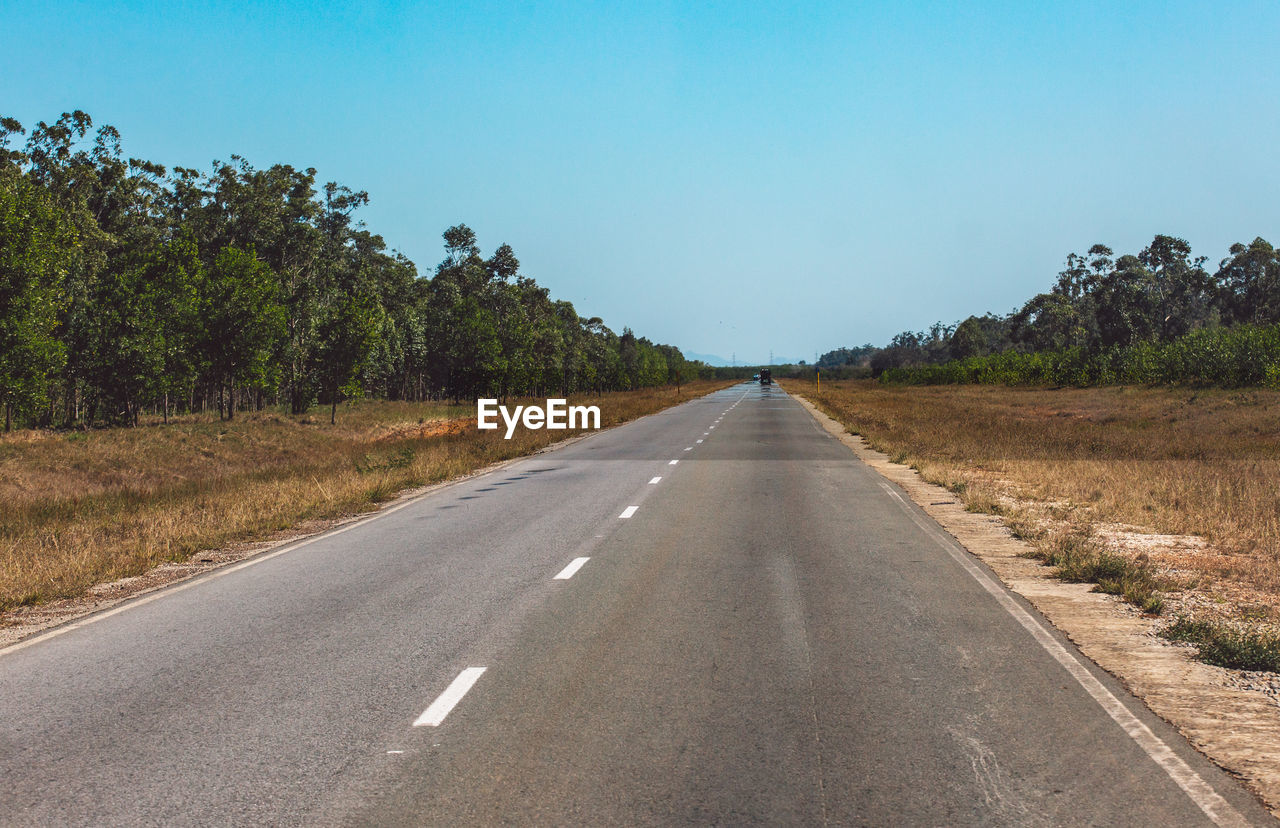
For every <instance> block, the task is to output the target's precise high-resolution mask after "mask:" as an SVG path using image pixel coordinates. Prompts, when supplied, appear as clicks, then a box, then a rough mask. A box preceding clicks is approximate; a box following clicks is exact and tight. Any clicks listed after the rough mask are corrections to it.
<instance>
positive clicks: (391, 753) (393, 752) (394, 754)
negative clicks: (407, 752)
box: [387, 750, 404, 756]
mask: <svg viewBox="0 0 1280 828" xmlns="http://www.w3.org/2000/svg"><path fill="white" fill-rule="evenodd" d="M401 753H404V751H403V750H389V751H387V755H388V756H398V755H400V754H401Z"/></svg>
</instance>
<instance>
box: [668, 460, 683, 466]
mask: <svg viewBox="0 0 1280 828" xmlns="http://www.w3.org/2000/svg"><path fill="white" fill-rule="evenodd" d="M679 462H680V461H679V460H672V461H671V462H670V463H668V464H667V465H668V466H674V465H675V464H676V463H679Z"/></svg>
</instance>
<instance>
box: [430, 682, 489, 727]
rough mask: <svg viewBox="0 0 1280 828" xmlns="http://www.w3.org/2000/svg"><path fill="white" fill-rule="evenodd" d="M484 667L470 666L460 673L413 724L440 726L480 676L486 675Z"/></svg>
mask: <svg viewBox="0 0 1280 828" xmlns="http://www.w3.org/2000/svg"><path fill="white" fill-rule="evenodd" d="M484 669H485V668H483V667H468V668H467V669H465V670H463V671H462V672H461V673H458V677H457V678H456V679H454V680H453V683H452V684H450V685H449V686H448V687H446V688H445V690H444V692H443V693H441V694H440V696H439V697H438V698H437V699H436V700H435V701H433V702H432V703H431V706H430V707H428V708H427V709H426V710H424V711H422V715H421V716H419V717H418V720H417V721H416V722H414V723H413V726H414V727H438V726H439V725H440V723H441V722H443V721H444V718H445V716H448V715H449V713H450V712H451V711H452V710H453V708H454V707H456V706H457V704H458V702H460V701H462V697H463V696H465V695H467V691H468V690H470V689H471V688H472V687H473V686H474V685H475V683H476V681H477V680H478V679H479V678H480V676H482V675H484Z"/></svg>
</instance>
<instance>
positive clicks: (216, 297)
mask: <svg viewBox="0 0 1280 828" xmlns="http://www.w3.org/2000/svg"><path fill="white" fill-rule="evenodd" d="M279 295H280V286H279V282H278V281H277V279H276V276H275V274H274V273H272V272H271V268H269V267H267V265H266V264H265V263H264V262H261V261H259V260H258V257H257V255H256V254H255V252H254V250H253V248H249V249H247V250H245V249H241V248H238V247H234V246H232V245H227V246H226V247H223V248H222V250H220V251H219V252H218V255H217V258H215V259H214V262H213V266H212V267H210V268H209V270H208V274H207V276H206V278H205V279H204V281H203V283H202V285H201V292H200V297H199V308H200V318H201V321H202V322H203V325H204V330H203V332H202V333H203V339H202V350H203V351H204V352H205V353H206V354H207V355H208V359H209V367H210V370H211V371H212V374H213V379H214V381H215V383H216V384H217V388H218V390H219V394H218V414H219V416H225V417H226V418H227V419H232V418H233V417H234V416H235V396H234V392H235V387H236V385H237V384H247V383H250V382H254V381H257V382H263V381H266V380H267V379H268V378H269V377H270V374H271V371H272V367H273V366H272V364H271V362H270V360H269V357H270V355H271V353H272V351H273V349H274V347H275V345H276V343H277V342H278V341H279V339H280V337H281V336H283V335H284V309H283V307H281V304H280V301H279ZM223 392H225V397H224V393H223ZM224 400H225V402H224Z"/></svg>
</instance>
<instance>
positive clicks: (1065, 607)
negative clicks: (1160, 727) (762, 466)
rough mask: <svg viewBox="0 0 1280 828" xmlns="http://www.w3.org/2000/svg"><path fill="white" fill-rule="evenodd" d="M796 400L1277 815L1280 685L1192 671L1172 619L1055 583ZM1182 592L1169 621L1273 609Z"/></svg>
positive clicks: (1166, 550) (1119, 544)
mask: <svg viewBox="0 0 1280 828" xmlns="http://www.w3.org/2000/svg"><path fill="white" fill-rule="evenodd" d="M797 399H799V400H800V402H801V403H802V404H803V405H804V406H805V408H806V409H808V410H809V412H810V413H811V414H812V415H813V416H814V418H815V419H817V420H818V422H819V423H821V424H822V425H823V427H824V428H826V430H827V431H829V432H830V433H831V434H833V435H835V436H836V437H838V438H839V439H840V440H841V441H842V442H843V443H845V445H847V446H849V448H850V449H852V450H853V452H854V454H856V455H857V456H858V457H859V459H861V460H862V461H863V462H865V463H866V464H867V465H869V466H871V467H872V468H873V469H875V470H876V471H877V472H879V473H880V474H881V475H883V476H884V477H885V478H887V479H888V480H891V481H892V482H894V483H896V484H897V485H898V486H899V487H900V488H902V489H903V490H904V491H905V492H906V493H907V494H908V495H909V496H910V497H911V499H912V500H913V501H915V502H916V503H917V504H918V505H919V506H920V507H921V508H922V509H924V511H925V512H926V513H927V514H928V515H929V516H930V517H932V518H933V519H934V520H936V521H937V522H938V523H939V524H940V525H941V526H942V527H943V528H944V529H945V530H946V531H947V532H949V533H950V534H951V535H952V536H953V537H955V538H956V540H958V541H959V542H960V543H961V545H963V546H964V547H965V548H966V549H968V550H969V552H970V553H972V554H973V555H974V556H975V557H977V558H979V559H980V560H982V561H983V562H984V563H986V564H987V565H988V566H989V567H990V568H991V569H992V570H993V571H994V572H995V573H996V575H998V576H999V577H1000V579H1001V580H1002V581H1003V582H1004V583H1005V584H1006V585H1007V586H1008V587H1009V588H1010V589H1012V590H1013V591H1014V592H1017V593H1019V594H1020V595H1022V596H1023V597H1025V598H1026V599H1027V600H1028V601H1029V602H1031V604H1032V605H1033V606H1034V607H1035V608H1036V609H1037V610H1039V611H1040V613H1041V614H1042V615H1043V616H1044V617H1045V618H1046V619H1048V620H1049V622H1050V623H1051V624H1053V625H1054V626H1055V627H1057V628H1058V629H1059V630H1061V631H1062V632H1063V633H1064V634H1065V635H1066V636H1067V637H1068V638H1069V639H1071V641H1072V642H1074V643H1075V644H1076V646H1078V647H1079V648H1080V651H1081V652H1082V653H1084V655H1085V656H1087V657H1088V658H1090V659H1092V660H1093V661H1094V662H1095V663H1096V664H1098V665H1099V666H1100V667H1102V669H1104V670H1106V671H1107V672H1109V673H1111V674H1112V675H1114V676H1115V677H1116V678H1117V679H1119V680H1120V682H1121V683H1122V684H1123V685H1124V686H1125V687H1126V688H1128V689H1129V691H1130V692H1132V693H1133V694H1134V695H1135V696H1136V697H1137V698H1139V699H1141V700H1142V701H1143V702H1144V703H1145V704H1146V705H1147V707H1149V708H1150V709H1151V710H1152V711H1153V712H1154V713H1155V714H1156V715H1158V716H1160V717H1161V718H1163V719H1164V720H1165V721H1167V722H1169V723H1170V724H1172V725H1173V726H1174V727H1175V728H1176V729H1177V730H1178V731H1179V732H1180V733H1182V734H1183V736H1185V737H1186V738H1187V739H1188V741H1190V743H1191V744H1192V745H1193V746H1194V747H1195V748H1196V749H1197V750H1199V751H1200V752H1201V753H1203V754H1204V755H1206V756H1207V757H1209V758H1210V759H1211V760H1213V761H1214V762H1216V763H1217V764H1218V765H1220V766H1221V767H1223V768H1225V769H1226V770H1227V771H1229V772H1231V773H1233V774H1235V775H1236V776H1237V777H1239V778H1240V779H1241V780H1243V781H1244V783H1245V784H1246V785H1247V786H1248V787H1249V788H1250V789H1251V790H1253V791H1254V792H1255V793H1256V794H1257V795H1258V796H1259V797H1260V798H1261V799H1262V801H1263V802H1264V803H1265V804H1266V805H1267V807H1268V808H1269V809H1270V810H1271V812H1272V813H1273V814H1275V815H1277V816H1280V704H1278V703H1277V700H1278V699H1280V676H1277V675H1275V674H1272V673H1252V672H1248V671H1243V670H1229V669H1225V668H1221V667H1214V666H1211V665H1208V664H1203V663H1201V662H1198V661H1195V660H1194V659H1193V658H1192V649H1191V648H1190V647H1189V646H1186V645H1182V644H1175V643H1172V642H1169V641H1167V640H1165V639H1163V638H1161V637H1159V635H1158V634H1157V633H1158V631H1159V629H1160V628H1161V627H1162V626H1163V625H1164V624H1165V623H1166V622H1165V621H1163V620H1160V619H1157V618H1154V617H1151V616H1148V615H1144V614H1142V612H1141V611H1139V610H1138V609H1137V608H1136V607H1133V606H1132V605H1130V604H1126V603H1124V602H1123V601H1122V600H1120V599H1119V598H1116V597H1113V596H1110V595H1105V594H1102V593H1097V592H1093V591H1092V587H1091V586H1090V585H1088V584H1072V583H1066V582H1063V581H1061V580H1058V579H1057V578H1055V577H1053V575H1052V571H1051V569H1050V568H1049V567H1047V566H1044V565H1043V564H1041V563H1039V562H1038V561H1035V560H1032V559H1031V555H1032V548H1031V546H1030V545H1029V544H1027V543H1026V542H1024V541H1021V540H1019V539H1017V538H1015V537H1014V536H1013V535H1012V534H1011V533H1010V531H1009V529H1008V527H1007V526H1005V524H1004V522H1003V521H1002V520H1001V519H1000V518H998V517H995V516H992V515H988V514H980V513H975V512H969V511H967V510H966V509H965V506H964V504H963V503H962V502H961V501H960V499H959V498H958V497H957V496H956V495H955V494H953V493H952V492H950V491H948V490H947V489H945V488H943V487H942V486H938V485H935V484H932V483H927V482H925V481H924V480H923V479H921V477H920V475H919V473H918V472H916V471H915V470H914V469H912V468H910V467H909V466H905V465H902V464H900V463H893V462H891V461H890V460H889V457H888V455H885V454H882V453H880V452H877V451H874V450H872V449H871V448H869V447H868V446H867V445H866V443H865V442H864V441H863V440H862V438H861V437H859V436H857V435H853V434H850V433H848V431H847V430H846V429H845V428H844V427H843V426H842V425H840V424H839V423H838V422H837V421H835V420H833V419H832V418H830V417H828V416H827V415H826V414H824V413H822V412H821V411H818V410H817V409H816V408H815V407H814V406H813V405H812V404H811V403H810V402H809V401H808V400H805V399H803V398H800V397H797ZM1001 505H1008V506H1010V507H1017V506H1021V507H1024V514H1025V507H1027V506H1028V504H1026V503H1024V502H1017V501H1011V502H1010V503H1009V504H1001ZM1038 506H1039V509H1038V511H1040V512H1051V511H1052V509H1045V508H1044V506H1045V504H1038ZM1098 535H1099V537H1100V539H1102V540H1104V541H1106V543H1107V545H1108V547H1109V548H1111V549H1114V550H1118V551H1126V552H1128V553H1129V554H1132V555H1134V556H1139V555H1145V556H1147V558H1148V559H1149V560H1151V561H1152V562H1154V563H1156V565H1157V567H1158V568H1159V569H1160V570H1162V571H1164V572H1166V573H1167V574H1169V575H1171V576H1174V577H1176V576H1178V575H1179V574H1184V575H1185V574H1186V573H1190V572H1192V568H1191V567H1188V566H1187V560H1188V558H1191V557H1195V556H1221V555H1222V554H1223V553H1220V552H1218V551H1216V550H1214V549H1211V548H1210V547H1209V546H1208V545H1207V544H1206V543H1205V542H1204V541H1203V540H1202V539H1200V538H1196V537H1191V536H1183V535H1157V534H1153V533H1150V532H1144V531H1143V530H1142V528H1141V527H1133V526H1120V525H1111V526H1104V527H1102V528H1101V529H1099V530H1098ZM1201 571H1203V570H1201ZM1187 586H1188V588H1187V589H1184V590H1182V591H1179V592H1175V593H1172V594H1170V595H1169V596H1168V597H1167V598H1166V601H1167V603H1168V604H1169V606H1170V610H1168V611H1167V614H1168V615H1176V614H1178V613H1179V612H1183V613H1186V614H1193V615H1196V616H1197V617H1210V618H1216V617H1231V616H1233V615H1234V616H1235V617H1236V618H1238V616H1239V608H1240V607H1241V606H1246V607H1247V606H1258V607H1266V606H1267V603H1266V602H1265V601H1262V600H1260V599H1261V598H1262V597H1263V596H1262V593H1258V594H1257V595H1248V594H1245V593H1247V592H1248V589H1247V587H1246V586H1244V585H1241V584H1239V583H1238V582H1231V583H1226V582H1224V581H1214V582H1213V583H1212V584H1208V585H1197V584H1195V583H1189V584H1188V585H1187ZM1228 592H1229V593H1230V594H1226V593H1228ZM1259 612H1261V610H1259Z"/></svg>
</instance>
